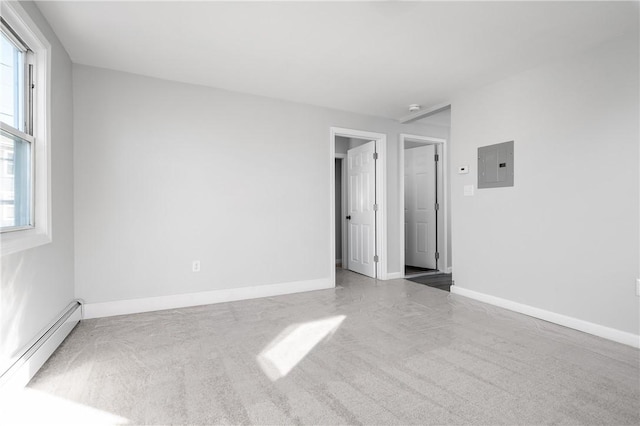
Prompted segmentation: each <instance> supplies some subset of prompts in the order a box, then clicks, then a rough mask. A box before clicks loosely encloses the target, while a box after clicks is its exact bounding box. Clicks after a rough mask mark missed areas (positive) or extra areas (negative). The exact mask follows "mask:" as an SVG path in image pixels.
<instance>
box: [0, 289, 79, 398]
mask: <svg viewBox="0 0 640 426" xmlns="http://www.w3.org/2000/svg"><path fill="white" fill-rule="evenodd" d="M81 319H82V301H81V300H74V301H73V302H71V303H70V304H69V305H68V306H67V307H66V308H65V309H64V310H63V311H62V312H61V313H60V315H59V316H58V318H57V319H55V320H54V321H53V322H51V323H50V324H49V325H48V326H47V327H45V328H44V329H43V330H42V331H41V332H40V334H39V335H38V336H36V337H35V338H34V339H33V340H32V341H31V342H29V343H28V344H27V345H26V346H25V347H24V349H23V350H22V351H20V352H19V353H18V355H16V356H15V357H14V358H12V359H11V360H9V362H8V363H7V365H8V367H6V368H3V371H2V375H1V376H0V391H2V392H3V393H4V392H5V391H10V390H16V389H20V388H23V387H24V386H26V385H27V383H29V380H31V379H32V378H33V376H35V374H36V373H37V372H38V370H39V369H40V367H42V365H43V364H44V363H45V362H46V361H47V359H49V357H50V356H51V354H53V352H54V351H55V350H56V349H57V348H58V346H60V344H61V343H62V341H63V340H64V339H65V338H66V337H67V336H68V335H69V333H71V330H73V328H74V327H75V326H76V325H77V324H78V323H79V322H80V320H81Z"/></svg>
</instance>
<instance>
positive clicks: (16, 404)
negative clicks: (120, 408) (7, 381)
mask: <svg viewBox="0 0 640 426" xmlns="http://www.w3.org/2000/svg"><path fill="white" fill-rule="evenodd" d="M2 397H3V398H2V399H3V401H2V403H1V404H0V424H65V425H68V424H82V425H102V424H109V425H112V424H127V423H129V420H128V419H125V418H124V417H120V416H117V415H115V414H111V413H107V412H106V411H102V410H98V409H97V408H93V407H88V406H86V405H82V404H79V403H77V402H73V401H69V400H67V399H63V398H59V397H57V396H53V395H49V394H47V393H44V392H39V391H37V390H34V389H29V388H25V389H22V390H21V391H19V392H16V393H14V394H12V395H10V396H6V395H2Z"/></svg>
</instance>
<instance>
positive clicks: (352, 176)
mask: <svg viewBox="0 0 640 426" xmlns="http://www.w3.org/2000/svg"><path fill="white" fill-rule="evenodd" d="M374 153H375V142H369V143H366V144H364V145H361V146H359V147H357V148H353V149H350V150H349V151H347V164H348V168H347V173H348V175H349V194H348V198H349V203H348V204H349V212H348V215H349V216H351V220H350V221H349V230H350V232H349V244H348V245H349V269H350V270H352V271H354V272H358V273H360V274H364V275H367V276H369V277H375V274H376V268H375V262H374V261H373V256H374V254H375V211H374V209H373V205H374V203H375V161H374V159H373V154H374Z"/></svg>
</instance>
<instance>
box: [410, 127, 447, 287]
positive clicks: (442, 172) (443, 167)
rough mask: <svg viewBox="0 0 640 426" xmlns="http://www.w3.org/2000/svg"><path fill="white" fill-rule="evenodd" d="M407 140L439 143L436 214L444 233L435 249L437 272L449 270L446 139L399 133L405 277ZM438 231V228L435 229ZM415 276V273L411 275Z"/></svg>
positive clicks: (427, 143)
mask: <svg viewBox="0 0 640 426" xmlns="http://www.w3.org/2000/svg"><path fill="white" fill-rule="evenodd" d="M407 140H411V141H415V142H421V143H423V144H424V145H439V146H440V148H441V149H439V150H438V155H440V158H439V163H440V164H439V168H438V178H439V179H441V180H442V197H440V196H438V204H439V205H440V206H442V207H443V208H441V209H438V213H440V212H442V213H441V214H440V215H439V216H438V221H441V220H442V223H443V224H444V226H443V229H444V235H442V236H441V237H440V238H438V246H437V247H436V250H437V251H438V252H439V253H440V259H439V261H438V271H439V272H450V271H449V267H448V265H449V255H448V252H449V238H448V235H449V181H448V172H447V140H446V139H442V138H434V137H430V136H420V135H411V134H406V133H401V134H400V137H399V143H398V151H399V152H398V171H399V173H398V179H399V183H400V193H399V194H400V196H399V201H400V212H399V213H400V214H399V216H400V227H399V228H398V229H400V268H401V276H402V277H404V278H407V276H406V275H405V273H404V268H405V238H404V146H405V142H406V141H407ZM436 232H438V230H436ZM411 276H412V277H415V276H416V275H411Z"/></svg>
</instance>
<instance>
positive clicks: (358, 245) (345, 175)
mask: <svg viewBox="0 0 640 426" xmlns="http://www.w3.org/2000/svg"><path fill="white" fill-rule="evenodd" d="M330 153H331V188H332V196H331V234H330V235H331V253H332V257H331V268H332V277H333V279H334V281H335V268H336V266H337V265H338V264H339V266H340V267H342V268H345V269H349V270H352V271H354V272H357V273H360V274H363V275H367V276H370V277H372V278H377V279H386V276H387V265H386V253H385V247H386V244H385V239H386V235H385V232H384V230H385V229H386V226H385V220H386V191H385V188H386V185H385V183H386V175H385V163H386V135H384V134H381V133H373V132H366V131H360V130H353V129H343V128H335V127H332V128H331V139H330ZM338 168H339V169H340V170H338ZM338 182H339V185H338ZM338 206H339V207H340V208H338ZM338 255H339V256H338Z"/></svg>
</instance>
